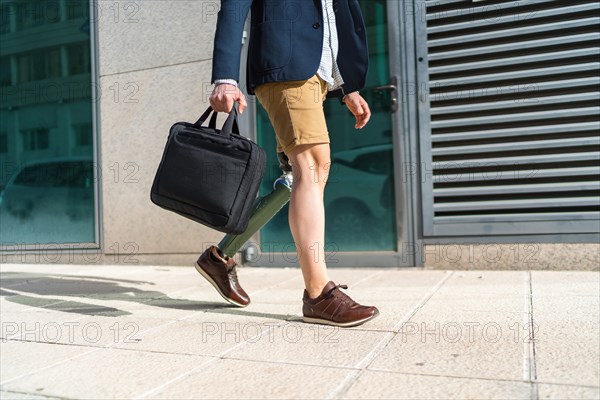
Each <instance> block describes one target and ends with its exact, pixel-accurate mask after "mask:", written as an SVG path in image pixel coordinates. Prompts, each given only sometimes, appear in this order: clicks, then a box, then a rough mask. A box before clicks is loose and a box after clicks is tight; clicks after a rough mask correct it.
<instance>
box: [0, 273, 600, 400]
mask: <svg viewBox="0 0 600 400" xmlns="http://www.w3.org/2000/svg"><path fill="white" fill-rule="evenodd" d="M1 272H2V275H1V287H2V293H1V294H2V297H1V303H0V307H1V308H0V316H1V317H0V318H1V323H2V341H1V343H0V357H1V365H0V367H1V369H0V372H1V375H0V385H1V386H0V390H1V393H0V398H2V399H13V398H16V399H21V398H28V399H30V398H34V399H35V398H48V397H51V398H55V397H57V398H93V399H100V398H123V399H124V398H148V399H152V398H161V399H162V398H176V399H196V398H210V399H262V398H272V399H325V398H341V399H376V398H389V399H488V398H498V399H538V398H539V399H598V398H599V397H600V389H599V386H600V382H599V379H600V367H599V360H600V350H599V349H600V334H599V323H598V320H599V317H600V316H599V293H600V288H599V273H598V272H575V271H569V272H550V271H531V272H529V271H498V272H490V271H425V270H418V269H401V270H398V269H394V270H391V269H386V270H383V269H333V270H331V275H332V278H333V279H334V280H335V281H336V282H337V283H346V284H348V285H349V287H350V288H349V290H348V291H347V293H348V294H350V295H351V296H352V297H353V298H355V299H356V300H357V301H359V302H363V303H365V304H375V305H377V306H378V307H379V309H380V311H381V315H380V316H379V317H378V318H376V319H375V320H373V321H371V322H369V323H367V324H365V325H363V326H360V327H356V328H350V329H338V328H330V327H324V326H319V325H310V324H304V323H302V322H300V319H299V317H300V312H301V296H302V278H301V275H300V271H299V270H296V269H262V268H241V269H240V270H239V276H240V281H241V282H242V284H243V285H244V287H245V289H246V290H247V291H248V292H249V293H250V296H251V298H252V304H250V306H248V307H247V308H244V309H239V308H231V307H228V305H227V304H226V303H224V302H223V301H222V299H221V298H220V296H219V295H218V294H217V293H216V291H215V290H214V289H213V288H212V286H210V285H209V284H208V283H207V282H205V281H204V280H203V279H202V277H200V275H198V274H197V272H196V271H195V270H194V269H193V268H192V267H169V268H164V267H142V266H130V267H125V266H94V265H83V266H74V265H64V266H62V265H2V267H1ZM531 339H533V340H531Z"/></svg>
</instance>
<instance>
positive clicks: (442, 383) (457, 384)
mask: <svg viewBox="0 0 600 400" xmlns="http://www.w3.org/2000/svg"><path fill="white" fill-rule="evenodd" d="M336 397H337V398H342V399H407V400H408V399H422V400H430V399H444V400H447V399H502V400H505V399H511V400H513V399H530V398H531V385H530V384H528V383H524V382H512V381H502V380H487V379H469V378H455V377H447V376H435V375H433V376H432V375H413V374H397V373H390V372H383V371H369V370H367V371H364V372H363V373H362V374H360V375H359V376H358V378H357V379H356V381H355V382H354V383H352V385H351V386H350V388H348V389H347V391H344V392H342V393H339V394H338V395H337V396H336Z"/></svg>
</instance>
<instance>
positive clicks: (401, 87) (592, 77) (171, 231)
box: [0, 0, 600, 269]
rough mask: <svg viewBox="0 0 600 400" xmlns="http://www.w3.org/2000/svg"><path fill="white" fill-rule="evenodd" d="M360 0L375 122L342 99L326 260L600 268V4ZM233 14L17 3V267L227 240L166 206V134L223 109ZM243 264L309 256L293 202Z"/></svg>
mask: <svg viewBox="0 0 600 400" xmlns="http://www.w3.org/2000/svg"><path fill="white" fill-rule="evenodd" d="M359 3H360V5H361V8H362V10H363V14H364V17H365V24H366V28H367V36H368V40H369V51H370V68H369V76H368V78H367V86H366V88H365V89H364V90H363V91H361V94H362V95H363V97H365V99H366V100H367V101H368V102H369V104H370V106H371V110H372V111H373V116H372V119H371V121H370V123H369V124H368V126H367V127H365V128H364V129H362V130H360V131H357V130H355V129H354V128H353V125H354V124H353V117H352V116H351V114H350V113H349V112H348V110H347V109H346V108H345V107H343V106H341V105H340V104H339V102H337V101H336V100H334V99H332V100H328V101H327V102H326V104H325V106H324V108H325V113H326V116H327V121H328V126H329V130H330V137H331V150H332V167H331V170H330V177H329V181H328V186H327V190H326V194H325V207H326V219H327V223H326V227H327V228H326V229H327V232H326V245H325V250H326V254H325V257H326V261H327V262H328V265H330V266H332V267H335V266H340V267H349V266H364V267H369V266H377V267H380V266H388V267H410V266H425V267H430V268H483V269H488V268H489V269H494V268H523V269H541V268H556V269H565V268H568V269H594V268H597V265H598V263H599V261H600V259H599V251H600V248H599V246H598V240H599V239H600V201H599V198H600V172H599V171H600V166H599V160H600V134H599V131H600V129H599V128H600V125H599V123H600V122H599V117H598V116H599V115H600V107H599V102H600V95H599V91H598V68H599V66H600V65H599V62H598V56H599V55H600V34H599V32H598V26H599V25H600V24H599V22H600V14H599V13H600V11H599V10H600V8H599V6H598V4H597V3H596V2H594V1H579V2H561V1H558V0H552V1H539V2H523V1H510V2H499V1H472V0H438V1H427V2H425V1H421V0H411V1H403V2H398V1H386V0H362V1H359ZM272 6H273V7H274V10H273V11H274V12H273V14H272V15H279V16H284V17H285V18H290V19H293V18H294V12H295V9H289V10H280V9H275V8H277V7H278V6H277V5H276V4H275V3H274V4H273V5H272ZM218 10H219V2H218V1H198V0H194V1H168V0H158V1H116V2H115V1H92V2H90V1H82V0H54V1H51V0H48V1H31V0H13V1H0V21H1V26H0V39H1V44H2V46H1V50H0V90H1V96H0V116H1V118H0V157H1V166H0V168H1V171H0V188H1V189H2V194H1V197H0V198H1V201H2V202H1V203H0V218H1V219H0V244H1V245H2V254H1V257H2V262H3V263H4V262H44V263H86V262H88V263H107V264H108V263H110V264H121V263H138V264H148V265H164V264H169V265H187V264H191V263H192V262H193V261H195V258H196V256H197V255H198V254H199V253H201V252H202V251H203V250H204V249H205V248H206V247H207V246H209V245H211V244H216V243H218V242H219V241H220V240H221V239H222V237H223V235H222V234H221V233H220V232H217V231H214V230H212V229H210V228H207V227H204V226H201V225H198V224H196V223H194V222H192V221H188V220H186V219H183V218H181V217H179V216H177V215H175V214H172V213H169V212H167V211H165V210H162V209H160V208H158V207H156V206H155V205H153V204H152V203H151V202H150V198H149V191H150V186H151V183H152V179H153V177H154V173H155V172H156V168H157V166H158V162H159V161H160V157H161V155H162V150H163V147H164V144H165V140H166V137H167V133H168V130H169V127H170V126H171V125H172V124H173V123H175V122H177V121H192V120H195V118H197V117H198V116H199V115H200V114H201V112H202V111H204V110H205V109H206V107H207V105H208V96H209V95H210V92H211V90H212V85H211V84H210V73H211V61H212V60H211V56H212V46H213V37H214V30H215V23H216V17H217V12H218ZM266 15H267V16H268V15H269V14H268V13H267V14H266ZM249 29H250V27H249V26H247V29H246V31H245V32H244V37H243V38H241V40H242V43H243V51H245V50H246V47H247V40H248V33H249ZM242 64H243V65H242V71H244V66H245V58H244V57H242ZM240 78H241V79H242V81H241V85H242V87H244V86H245V82H244V74H242V76H241V77H240ZM248 100H249V104H250V107H249V109H248V112H246V113H244V115H243V116H241V118H240V123H241V128H242V132H243V133H244V134H245V135H246V136H248V137H250V138H252V139H254V140H256V141H257V142H258V143H259V145H261V146H262V147H263V148H264V149H265V150H266V152H267V154H268V161H267V163H268V165H267V173H266V174H265V178H264V180H263V182H262V186H261V189H260V192H261V194H262V195H264V194H267V193H269V192H270V190H271V189H272V184H273V181H274V180H275V179H276V178H277V177H278V176H279V175H280V174H281V171H280V170H279V169H278V163H277V160H276V154H275V140H274V133H273V131H272V128H271V126H270V123H269V121H268V118H267V116H266V113H265V111H264V110H263V109H262V107H261V106H260V105H259V104H258V103H257V101H256V99H255V98H254V96H249V97H248ZM238 257H239V262H240V263H243V264H245V265H248V266H278V267H282V266H283V267H285V266H297V262H296V254H295V247H294V243H293V239H292V236H291V233H290V231H289V226H288V223H287V206H286V207H285V208H284V209H283V210H282V211H281V212H280V213H279V214H277V215H276V216H275V217H274V218H273V219H272V220H271V221H270V222H269V223H268V224H267V225H266V226H265V227H264V228H263V229H262V230H261V231H260V232H259V233H257V234H256V235H254V237H253V238H252V239H251V240H250V241H249V242H248V243H247V244H246V245H245V246H244V247H243V249H242V250H241V251H240V254H239V255H238Z"/></svg>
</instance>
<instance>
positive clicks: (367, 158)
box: [257, 0, 397, 252]
mask: <svg viewBox="0 0 600 400" xmlns="http://www.w3.org/2000/svg"><path fill="white" fill-rule="evenodd" d="M360 5H361V8H362V11H363V15H364V18H365V24H366V27H367V35H368V41H369V42H368V43H369V53H370V66H369V74H368V77H367V84H366V87H365V88H364V89H363V90H361V95H362V96H363V97H364V98H365V99H366V100H367V102H368V103H369V105H370V108H371V111H372V113H373V115H372V117H371V121H370V122H369V123H368V124H367V126H366V127H365V128H363V129H362V130H356V129H354V123H355V119H354V116H353V115H352V114H351V113H350V111H349V110H348V109H347V108H346V107H345V106H342V105H340V103H339V101H338V100H337V99H328V100H327V101H326V102H325V105H324V109H325V116H326V118H327V125H328V128H329V135H330V140H331V158H332V169H331V171H330V175H329V181H328V183H327V186H326V189H325V215H326V225H325V230H326V249H325V250H326V251H377V250H390V251H395V250H397V249H396V247H397V239H396V224H395V200H394V186H393V159H392V157H393V155H392V154H393V153H392V125H391V118H390V115H391V114H390V99H389V95H388V94H387V93H378V92H376V91H375V90H374V88H375V87H377V86H381V85H387V84H389V76H390V74H389V64H388V38H387V34H388V29H387V15H386V1H384V0H363V1H360ZM257 104H260V103H259V102H258V101H257ZM257 110H258V118H257V130H258V143H259V144H260V146H262V147H263V148H264V149H265V150H266V152H267V154H268V163H269V164H268V173H267V177H266V178H265V179H264V180H263V182H262V186H261V194H262V195H264V194H266V193H269V192H270V191H271V190H272V184H273V179H274V178H276V177H277V176H279V175H280V174H281V171H280V170H279V168H278V163H277V157H276V150H275V149H276V141H275V133H274V131H273V128H272V126H271V124H270V122H269V118H268V116H267V113H266V111H265V110H264V109H263V108H262V106H260V105H258V106H257ZM288 210H289V205H286V206H285V207H284V208H283V209H282V210H281V211H280V213H279V214H278V215H276V216H275V217H274V218H273V219H272V220H271V221H270V222H269V223H268V224H267V225H266V226H265V227H264V228H263V229H262V231H261V242H262V243H261V245H262V247H263V251H268V252H269V251H272V252H280V251H295V246H293V244H294V241H293V237H292V234H291V232H290V229H289V224H288ZM286 246H287V247H286Z"/></svg>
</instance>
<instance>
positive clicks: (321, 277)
mask: <svg viewBox="0 0 600 400" xmlns="http://www.w3.org/2000/svg"><path fill="white" fill-rule="evenodd" d="M286 155H287V156H288V158H289V160H290V164H292V173H293V176H294V183H293V184H292V193H291V197H290V207H289V215H288V219H289V224H290V230H291V231H292V235H293V237H294V242H295V243H296V249H297V253H298V261H299V263H300V267H301V269H302V274H303V276H304V284H305V287H306V291H307V292H308V294H309V296H310V297H312V298H314V297H317V296H318V295H319V294H321V291H322V290H323V288H324V287H325V285H326V284H327V282H329V277H328V274H327V266H326V264H325V253H324V250H325V207H324V205H323V194H324V190H325V184H326V182H327V177H328V175H329V167H330V164H331V160H330V148H329V143H316V144H300V145H297V146H296V147H294V148H293V149H292V150H291V151H290V152H289V153H286Z"/></svg>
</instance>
